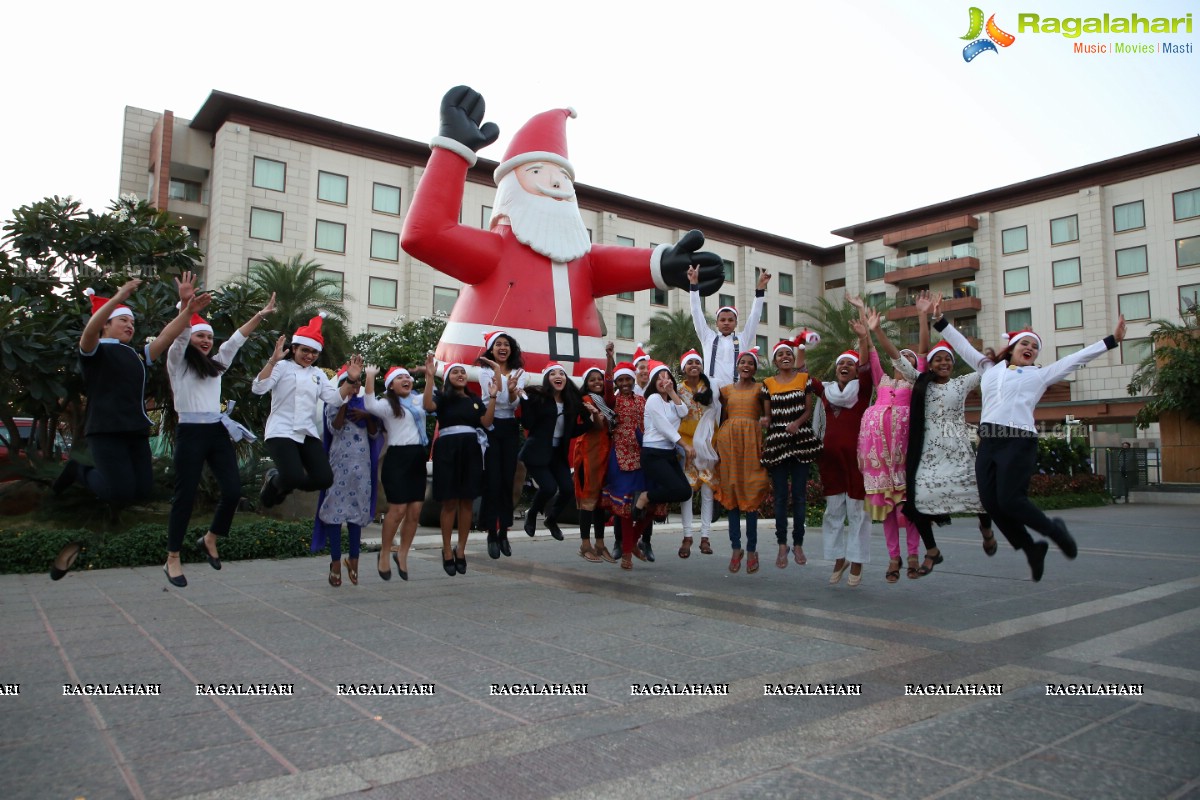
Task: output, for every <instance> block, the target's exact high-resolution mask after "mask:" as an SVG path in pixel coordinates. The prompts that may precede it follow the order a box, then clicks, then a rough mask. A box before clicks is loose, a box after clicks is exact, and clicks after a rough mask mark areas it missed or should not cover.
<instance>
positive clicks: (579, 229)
mask: <svg viewBox="0 0 1200 800" xmlns="http://www.w3.org/2000/svg"><path fill="white" fill-rule="evenodd" d="M483 115H484V102H483V97H482V96H481V95H480V94H479V93H478V92H476V91H474V90H472V89H470V88H468V87H466V86H457V87H455V88H453V89H451V90H450V91H449V92H447V93H446V95H445V97H443V98H442V110H441V128H440V130H439V132H438V135H437V136H435V137H434V138H433V140H432V142H430V146H431V148H432V150H433V152H432V154H431V155H430V157H429V164H428V166H427V168H426V170H425V173H424V175H422V176H421V182H420V184H419V185H418V186H417V191H416V194H415V195H414V197H413V201H412V205H411V207H410V208H409V212H408V216H407V217H406V219H405V222H404V233H403V235H402V238H401V246H402V247H403V248H404V251H405V252H406V253H408V254H409V255H410V256H412V257H413V258H416V259H418V260H420V261H422V262H424V263H426V264H428V265H430V266H431V267H433V268H434V269H437V270H439V271H441V272H444V273H446V274H447V275H449V276H450V277H452V278H456V279H458V280H460V281H462V282H463V283H465V284H467V286H466V287H465V288H464V289H463V291H462V293H461V294H460V295H459V298H458V301H457V302H456V303H455V304H454V310H453V311H451V313H450V319H449V321H448V322H447V324H446V330H445V332H444V333H443V334H442V338H441V340H440V341H439V343H438V348H437V358H438V360H439V361H440V362H442V363H452V362H462V363H467V364H470V363H473V362H474V361H475V359H476V357H478V356H479V355H480V353H481V352H482V345H483V342H484V335H485V334H486V333H488V332H489V331H494V330H497V329H503V330H504V331H505V332H506V333H508V334H510V335H511V336H513V337H514V338H515V339H516V340H517V341H518V342H519V343H520V346H521V350H522V352H523V354H524V358H525V369H526V370H527V371H529V372H531V373H537V372H540V371H541V369H542V367H543V366H545V364H546V363H547V362H549V361H557V362H559V363H561V364H562V365H563V366H564V367H566V368H567V370H568V372H569V373H570V374H571V375H574V376H582V375H583V373H584V371H586V370H587V369H588V368H589V367H599V368H600V369H603V368H604V366H605V363H606V362H605V353H604V340H603V339H602V338H601V323H600V315H599V312H598V311H597V309H596V303H595V298H597V297H604V296H606V295H611V294H617V293H619V292H635V291H639V290H642V289H651V288H654V287H657V288H659V289H668V288H670V287H676V288H681V289H687V288H688V277H687V271H688V267H689V266H693V265H694V266H697V267H699V269H700V287H701V288H700V291H701V293H702V294H705V295H708V294H712V293H713V292H715V291H716V290H717V289H718V288H720V286H721V284H722V282H723V281H724V268H723V266H722V262H721V258H720V257H719V256H718V255H716V254H715V253H708V252H702V251H699V248H700V247H701V246H702V245H703V244H704V235H703V234H702V233H700V232H699V231H691V232H689V233H687V234H685V235H684V236H683V237H682V238H681V239H680V240H679V242H677V243H676V244H674V245H659V246H658V247H656V248H654V249H653V250H650V249H648V248H637V247H620V246H611V245H593V244H592V243H591V240H590V237H589V235H588V231H587V227H586V226H585V225H584V223H583V219H582V217H581V216H580V213H579V206H578V203H577V201H576V197H575V170H574V168H573V167H572V166H571V162H570V161H569V160H567V139H566V121H567V120H568V119H569V118H572V117H574V116H575V112H574V111H573V110H571V109H554V110H551V111H546V112H543V113H541V114H538V115H536V116H535V117H533V118H532V119H531V120H529V122H527V123H526V124H525V126H524V127H522V128H521V130H519V131H518V132H517V135H516V136H515V137H513V140H512V142H511V143H510V144H509V146H508V150H507V151H506V152H505V154H504V159H503V161H501V163H500V166H498V167H497V168H496V171H495V180H496V186H497V191H496V199H495V201H494V205H493V211H492V221H491V226H490V230H486V231H485V230H481V229H479V228H475V227H472V226H470V225H463V224H460V223H459V221H458V217H459V209H460V207H461V205H462V198H463V187H464V185H465V182H466V177H467V170H468V169H469V168H470V167H472V166H474V164H475V161H476V152H477V151H478V150H480V149H481V148H483V147H485V146H487V145H489V144H491V143H492V142H494V141H496V138H497V137H498V136H499V135H500V131H499V129H498V128H497V127H496V125H495V124H494V123H490V122H489V123H483Z"/></svg>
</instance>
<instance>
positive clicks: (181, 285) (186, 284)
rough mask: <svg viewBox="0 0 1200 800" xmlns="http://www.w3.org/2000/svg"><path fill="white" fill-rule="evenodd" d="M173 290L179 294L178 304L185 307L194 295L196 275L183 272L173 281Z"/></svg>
mask: <svg viewBox="0 0 1200 800" xmlns="http://www.w3.org/2000/svg"><path fill="white" fill-rule="evenodd" d="M175 289H176V290H177V291H178V292H179V302H181V303H183V304H184V305H187V302H188V301H189V300H191V299H192V297H194V296H195V294H196V273H194V272H191V271H187V270H185V271H184V273H183V274H182V275H180V276H179V277H178V278H176V279H175Z"/></svg>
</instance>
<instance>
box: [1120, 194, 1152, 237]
mask: <svg viewBox="0 0 1200 800" xmlns="http://www.w3.org/2000/svg"><path fill="white" fill-rule="evenodd" d="M1144 227H1146V204H1145V203H1143V202H1142V201H1141V200H1135V201H1134V202H1132V203H1122V204H1121V205H1119V206H1113V230H1114V231H1116V232H1117V233H1121V232H1122V231H1133V230H1137V229H1138V228H1144Z"/></svg>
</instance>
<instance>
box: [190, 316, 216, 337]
mask: <svg viewBox="0 0 1200 800" xmlns="http://www.w3.org/2000/svg"><path fill="white" fill-rule="evenodd" d="M189 325H190V327H191V329H192V333H204V332H205V331H208V332H209V333H212V332H213V327H212V325H209V324H208V321H207V320H206V319H204V317H202V316H200V315H199V314H192V321H191V322H190V323H189Z"/></svg>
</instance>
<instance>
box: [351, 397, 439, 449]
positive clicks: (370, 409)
mask: <svg viewBox="0 0 1200 800" xmlns="http://www.w3.org/2000/svg"><path fill="white" fill-rule="evenodd" d="M396 399H397V400H399V401H400V405H402V406H404V416H403V417H397V416H396V415H395V413H393V411H392V404H391V403H389V402H388V401H387V400H384V399H383V398H381V397H374V396H373V395H364V396H363V407H364V408H365V409H366V410H367V413H368V414H373V415H374V416H376V417H378V418H379V420H380V422H382V423H383V427H384V429H385V430H387V446H388V447H404V446H405V445H411V444H424V443H425V442H424V438H425V437H424V433H425V410H424V408H422V409H421V410H420V413H419V414H418V413H417V409H416V406H417V405H419V404H420V402H421V400H420V399H419V396H418V399H415V400H414V395H413V394H410V395H409V396H408V397H407V398H405V397H397V398H396Z"/></svg>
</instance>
